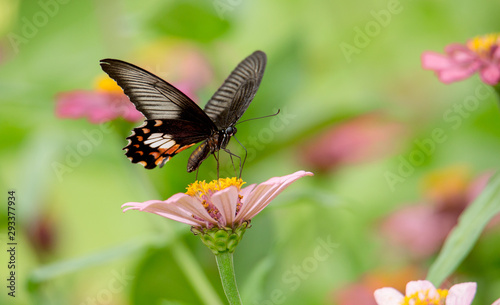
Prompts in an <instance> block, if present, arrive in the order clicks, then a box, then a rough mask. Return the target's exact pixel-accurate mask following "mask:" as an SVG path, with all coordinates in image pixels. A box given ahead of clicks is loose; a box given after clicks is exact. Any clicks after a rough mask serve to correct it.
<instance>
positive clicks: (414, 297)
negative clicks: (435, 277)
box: [374, 281, 477, 305]
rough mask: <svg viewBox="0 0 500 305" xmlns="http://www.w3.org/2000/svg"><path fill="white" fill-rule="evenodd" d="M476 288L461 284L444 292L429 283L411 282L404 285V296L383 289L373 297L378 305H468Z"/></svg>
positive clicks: (391, 289)
mask: <svg viewBox="0 0 500 305" xmlns="http://www.w3.org/2000/svg"><path fill="white" fill-rule="evenodd" d="M476 286H477V285H476V283H471V282H470V283H461V284H456V285H453V286H452V287H451V288H450V289H449V290H446V289H436V288H435V287H434V285H432V283H431V282H429V281H412V282H409V283H408V284H407V285H406V295H403V294H402V293H400V292H399V291H397V290H396V289H394V288H389V287H385V288H380V289H377V290H375V293H374V296H375V300H376V301H377V304H378V305H413V304H429V305H430V304H434V305H440V304H442V305H445V304H446V305H470V304H471V303H472V300H473V299H474V295H475V294H476Z"/></svg>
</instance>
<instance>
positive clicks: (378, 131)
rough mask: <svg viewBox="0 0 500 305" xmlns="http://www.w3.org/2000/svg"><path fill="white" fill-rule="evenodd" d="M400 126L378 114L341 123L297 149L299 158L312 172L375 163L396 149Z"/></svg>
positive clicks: (401, 127)
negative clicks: (347, 165)
mask: <svg viewBox="0 0 500 305" xmlns="http://www.w3.org/2000/svg"><path fill="white" fill-rule="evenodd" d="M403 133H404V127H403V125H402V124H400V123H398V122H396V121H393V120H390V119H388V118H385V117H384V116H383V115H381V114H378V113H372V114H366V115H362V116H359V117H356V118H353V119H350V120H348V121H346V122H342V123H340V124H338V125H336V126H334V127H332V128H331V129H329V130H328V131H326V132H324V133H323V134H321V135H319V136H317V137H315V138H314V139H312V140H311V141H309V142H308V143H306V144H305V145H303V146H301V152H300V153H301V158H302V159H303V160H304V162H305V163H306V164H307V165H308V166H310V167H312V168H313V169H316V170H321V171H327V170H332V169H335V168H336V167H338V166H341V165H345V164H356V163H361V162H368V161H372V160H376V159H378V158H381V157H383V156H386V155H388V154H390V153H392V152H393V151H394V150H396V149H397V145H398V144H397V143H398V141H397V138H398V137H399V136H401V135H402V134H403Z"/></svg>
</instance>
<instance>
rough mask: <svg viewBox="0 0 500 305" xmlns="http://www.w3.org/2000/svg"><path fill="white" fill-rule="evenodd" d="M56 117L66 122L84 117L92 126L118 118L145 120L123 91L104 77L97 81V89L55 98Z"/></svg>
mask: <svg viewBox="0 0 500 305" xmlns="http://www.w3.org/2000/svg"><path fill="white" fill-rule="evenodd" d="M56 116H57V117H59V118H66V119H78V118H87V119H88V120H89V122H91V123H93V124H100V123H104V122H107V121H111V120H114V119H117V118H119V117H122V118H123V119H125V120H127V121H129V122H136V121H139V120H141V119H143V118H144V116H143V115H142V114H141V113H140V112H139V111H138V110H137V109H135V106H134V104H132V103H131V102H130V101H129V99H128V97H127V96H126V95H125V94H124V93H123V91H122V89H121V88H120V87H118V85H117V84H116V83H115V82H114V81H113V80H112V79H110V78H107V77H106V78H101V79H99V80H98V82H97V89H96V90H92V91H91V90H74V91H69V92H63V93H60V94H59V95H57V97H56Z"/></svg>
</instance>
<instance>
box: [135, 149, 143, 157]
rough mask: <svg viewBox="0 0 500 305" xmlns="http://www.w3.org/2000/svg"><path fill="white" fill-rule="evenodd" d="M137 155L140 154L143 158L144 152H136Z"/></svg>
mask: <svg viewBox="0 0 500 305" xmlns="http://www.w3.org/2000/svg"><path fill="white" fill-rule="evenodd" d="M136 153H138V154H139V155H141V156H142V155H144V152H143V151H141V150H138V151H136Z"/></svg>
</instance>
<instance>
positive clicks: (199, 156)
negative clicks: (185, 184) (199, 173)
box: [187, 141, 211, 173]
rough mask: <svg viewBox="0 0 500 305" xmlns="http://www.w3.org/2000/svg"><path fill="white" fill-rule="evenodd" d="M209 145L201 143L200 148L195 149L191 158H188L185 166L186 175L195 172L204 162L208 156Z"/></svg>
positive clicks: (206, 142)
mask: <svg viewBox="0 0 500 305" xmlns="http://www.w3.org/2000/svg"><path fill="white" fill-rule="evenodd" d="M210 150H211V149H210V145H209V144H208V141H205V142H203V143H201V145H200V146H198V147H196V149H195V150H194V151H193V153H192V154H191V156H190V157H189V160H188V164H187V171H188V173H190V172H193V171H195V170H196V169H197V168H198V167H199V166H200V164H201V163H202V162H203V160H205V159H206V158H207V157H208V155H209V154H210V152H211V151H210Z"/></svg>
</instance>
